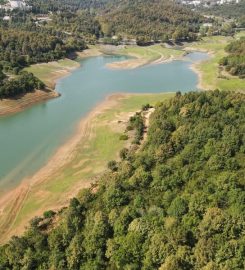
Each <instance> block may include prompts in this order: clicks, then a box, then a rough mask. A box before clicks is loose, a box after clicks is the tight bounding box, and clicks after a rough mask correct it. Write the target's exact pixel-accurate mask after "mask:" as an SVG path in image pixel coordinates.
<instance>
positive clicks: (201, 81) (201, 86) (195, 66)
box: [184, 47, 214, 90]
mask: <svg viewBox="0 0 245 270" xmlns="http://www.w3.org/2000/svg"><path fill="white" fill-rule="evenodd" d="M184 50H185V51H186V52H204V53H207V54H208V55H209V57H210V58H212V57H214V53H213V52H211V51H209V50H204V49H198V50H197V49H195V48H191V47H186V48H184ZM208 60H209V59H207V60H201V61H198V62H194V63H192V64H191V66H190V68H191V70H192V71H193V72H195V73H196V74H197V76H198V84H197V88H198V89H202V90H210V89H209V87H207V85H206V84H205V83H204V79H203V72H202V71H201V70H200V67H199V66H200V64H201V63H202V62H205V61H208Z"/></svg>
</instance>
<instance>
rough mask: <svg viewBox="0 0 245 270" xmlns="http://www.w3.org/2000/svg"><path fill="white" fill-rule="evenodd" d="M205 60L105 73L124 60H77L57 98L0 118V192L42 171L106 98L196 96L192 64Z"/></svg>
mask: <svg viewBox="0 0 245 270" xmlns="http://www.w3.org/2000/svg"><path fill="white" fill-rule="evenodd" d="M206 58H207V54H205V53H198V52H194V53H191V54H189V55H188V57H186V58H185V60H184V61H173V62H170V63H165V64H159V65H149V66H144V67H141V68H137V69H133V70H111V69H108V68H106V67H105V65H106V63H111V62H114V61H119V60H125V57H124V56H98V57H91V58H87V59H84V60H81V62H80V63H81V66H80V68H78V69H76V70H74V71H73V72H72V73H71V74H70V75H69V76H67V77H65V78H63V79H61V80H59V81H58V83H57V85H56V90H57V91H58V92H60V93H61V94H62V96H61V97H60V98H57V99H53V100H49V101H46V102H44V103H41V104H37V105H35V106H33V107H31V108H29V109H26V110H25V111H23V112H21V113H18V114H15V115H11V116H7V117H4V118H0V191H3V189H6V188H9V187H11V186H14V185H16V184H17V183H18V182H19V181H20V180H21V179H23V178H25V177H28V176H30V175H32V174H33V173H35V172H36V171H37V170H38V169H39V168H41V167H42V166H44V165H45V163H46V162H47V161H48V159H49V158H50V157H51V156H52V154H54V152H55V151H56V150H57V148H58V147H59V146H60V145H62V144H63V143H64V142H65V141H66V140H67V139H68V138H69V136H71V134H72V133H73V132H74V129H75V127H76V125H77V123H78V122H79V120H80V119H81V118H82V117H83V116H85V115H86V114H87V113H88V112H89V111H91V110H92V108H93V107H94V106H96V104H98V103H99V102H101V101H102V100H103V99H104V98H105V97H106V96H108V95H109V94H112V93H116V92H130V93H150V92H151V93H159V92H169V91H182V92H187V91H190V90H196V85H197V83H198V78H197V75H196V74H195V73H194V72H193V71H192V70H191V69H190V64H191V62H193V61H194V62H195V61H199V60H204V59H206ZM190 60H191V61H190Z"/></svg>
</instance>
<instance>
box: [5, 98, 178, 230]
mask: <svg viewBox="0 0 245 270" xmlns="http://www.w3.org/2000/svg"><path fill="white" fill-rule="evenodd" d="M173 95H174V93H162V94H142V95H140V94H136V95H129V96H126V97H125V98H123V99H120V100H119V101H118V103H117V105H115V106H113V107H111V108H108V109H106V110H104V111H103V112H102V113H100V114H98V115H97V116H95V117H94V118H93V119H91V125H89V126H88V132H86V137H85V138H83V140H82V141H81V142H80V143H79V145H78V146H77V147H76V149H75V152H74V155H73V159H72V160H71V161H70V162H69V163H68V164H67V165H65V166H64V167H63V168H62V169H60V170H59V172H58V173H56V174H55V175H53V176H52V178H51V177H50V179H48V180H46V181H45V182H42V183H40V184H36V185H33V186H32V189H31V192H29V194H28V196H27V198H26V199H25V201H24V203H23V205H22V208H21V210H20V211H19V213H18V215H17V217H16V219H15V222H14V224H13V225H12V228H11V231H10V232H9V234H10V235H11V233H13V231H14V232H15V233H18V232H21V231H22V230H23V228H24V226H25V225H26V224H27V221H28V220H29V219H30V218H32V217H34V216H35V215H40V214H42V213H43V212H44V211H45V210H47V209H51V208H53V209H56V208H59V207H60V206H63V205H66V204H67V202H68V201H69V198H70V197H72V196H74V194H76V193H77V192H78V191H79V190H80V189H81V188H83V187H86V186H88V185H89V184H90V183H91V181H92V180H93V179H94V178H95V177H96V176H97V175H99V174H100V173H102V172H103V171H104V170H105V168H106V164H107V162H108V161H109V160H112V159H116V158H118V153H119V151H120V149H122V148H123V147H124V146H125V145H127V144H128V143H129V142H127V141H121V140H119V137H120V135H121V134H122V133H123V132H124V131H125V128H126V125H127V120H128V118H129V117H130V115H132V114H133V113H134V112H135V111H137V110H139V109H141V107H142V105H143V104H146V103H150V104H153V105H154V104H156V103H157V102H159V101H164V100H166V99H168V98H170V97H171V96H173Z"/></svg>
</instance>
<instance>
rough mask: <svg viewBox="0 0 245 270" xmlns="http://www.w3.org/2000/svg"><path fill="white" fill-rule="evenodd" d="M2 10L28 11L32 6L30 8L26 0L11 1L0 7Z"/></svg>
mask: <svg viewBox="0 0 245 270" xmlns="http://www.w3.org/2000/svg"><path fill="white" fill-rule="evenodd" d="M0 9H5V10H13V9H22V10H28V9H31V6H28V5H27V4H26V2H25V0H13V1H12V0H9V1H8V2H7V3H6V4H4V5H0Z"/></svg>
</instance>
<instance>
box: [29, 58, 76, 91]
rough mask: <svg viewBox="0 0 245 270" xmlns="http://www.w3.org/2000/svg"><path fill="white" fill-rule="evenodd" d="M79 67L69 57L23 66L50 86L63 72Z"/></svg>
mask: <svg viewBox="0 0 245 270" xmlns="http://www.w3.org/2000/svg"><path fill="white" fill-rule="evenodd" d="M77 67H79V63H78V62H76V61H74V60H71V59H67V58H66V59H61V60H59V61H55V62H48V63H42V64H35V65H32V66H30V67H27V68H25V70H26V71H28V72H31V73H33V74H34V75H35V76H36V77H37V78H39V79H40V80H42V81H43V82H44V83H45V84H46V85H47V86H49V87H52V86H53V84H54V80H56V79H57V78H59V76H60V75H61V76H62V74H63V75H64V73H65V72H67V71H69V70H71V69H74V68H77Z"/></svg>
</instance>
